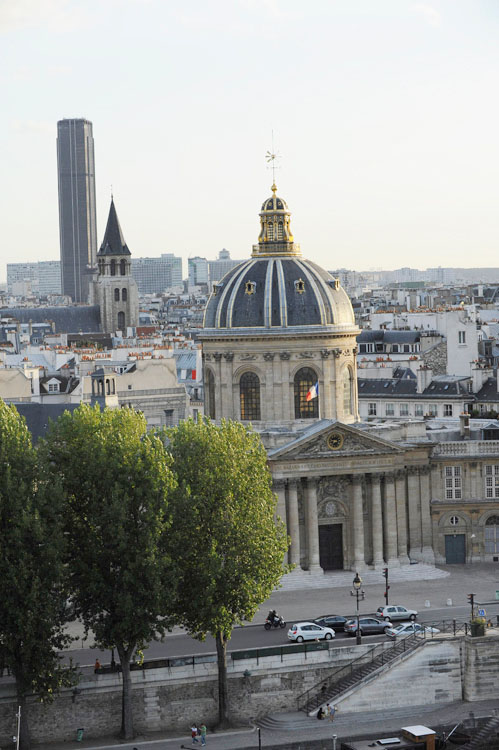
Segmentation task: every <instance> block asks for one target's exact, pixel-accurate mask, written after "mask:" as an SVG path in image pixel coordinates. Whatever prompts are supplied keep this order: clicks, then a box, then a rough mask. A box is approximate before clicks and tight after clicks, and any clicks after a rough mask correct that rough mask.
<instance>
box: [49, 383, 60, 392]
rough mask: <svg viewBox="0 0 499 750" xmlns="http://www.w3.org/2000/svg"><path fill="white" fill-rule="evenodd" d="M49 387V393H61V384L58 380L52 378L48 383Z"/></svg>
mask: <svg viewBox="0 0 499 750" xmlns="http://www.w3.org/2000/svg"><path fill="white" fill-rule="evenodd" d="M47 387H48V392H49V393H60V390H61V384H60V383H59V381H58V380H51V381H50V382H49V383H47Z"/></svg>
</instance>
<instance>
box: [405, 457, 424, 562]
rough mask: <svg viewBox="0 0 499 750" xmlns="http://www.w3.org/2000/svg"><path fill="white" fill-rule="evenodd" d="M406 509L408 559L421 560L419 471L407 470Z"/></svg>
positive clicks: (411, 467)
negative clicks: (407, 510)
mask: <svg viewBox="0 0 499 750" xmlns="http://www.w3.org/2000/svg"><path fill="white" fill-rule="evenodd" d="M407 507H408V509H409V557H410V558H411V560H418V561H419V560H421V559H422V542H421V494H420V489H419V469H418V468H417V467H416V466H409V468H408V469H407Z"/></svg>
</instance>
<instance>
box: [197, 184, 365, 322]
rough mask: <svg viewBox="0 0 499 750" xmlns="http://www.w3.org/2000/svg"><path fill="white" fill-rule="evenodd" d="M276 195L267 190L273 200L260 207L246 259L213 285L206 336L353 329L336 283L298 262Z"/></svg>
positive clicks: (347, 301)
mask: <svg viewBox="0 0 499 750" xmlns="http://www.w3.org/2000/svg"><path fill="white" fill-rule="evenodd" d="M276 191H277V188H276V186H275V185H272V193H273V195H272V196H271V197H270V198H267V199H266V200H265V201H264V203H263V205H262V210H261V212H260V227H261V228H260V235H259V238H258V245H255V246H254V247H253V254H252V257H251V259H250V260H248V261H246V262H244V263H241V264H240V265H239V266H236V268H233V269H232V270H230V271H229V273H227V274H226V276H224V278H223V279H222V280H221V281H220V282H218V283H217V284H215V285H214V287H213V292H212V294H211V297H210V299H209V300H208V304H207V306H206V311H205V318H204V328H205V332H208V333H209V329H214V330H213V332H214V333H215V331H217V332H219V331H226V332H227V333H229V332H234V329H238V332H239V333H243V334H244V333H246V334H249V333H251V331H253V332H254V331H255V329H257V330H258V331H259V332H262V333H265V332H269V333H270V332H271V331H272V332H273V333H277V332H284V333H286V332H287V333H291V332H292V331H293V330H294V331H295V332H296V329H298V328H299V329H304V331H305V332H307V331H308V332H311V331H312V329H313V330H314V332H315V331H321V330H324V331H328V332H332V333H334V330H338V329H339V331H343V330H347V329H348V330H351V329H352V327H355V328H356V326H355V319H354V314H353V309H352V305H351V302H350V299H349V298H348V295H347V294H346V292H345V291H344V289H342V287H341V286H340V283H339V281H338V280H337V279H334V278H333V277H332V276H331V275H330V274H329V273H328V272H327V271H324V270H323V269H322V268H320V267H319V266H317V265H316V264H315V263H312V262H311V261H309V260H305V259H304V258H303V257H302V254H301V251H300V247H299V245H297V244H296V243H295V242H294V240H293V235H292V234H291V227H290V216H291V214H290V212H289V209H288V207H287V204H286V202H285V201H284V200H283V199H282V198H279V197H278V196H277V195H276ZM333 329H334V330H333ZM203 335H205V334H203Z"/></svg>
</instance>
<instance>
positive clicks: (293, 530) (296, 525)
mask: <svg viewBox="0 0 499 750" xmlns="http://www.w3.org/2000/svg"><path fill="white" fill-rule="evenodd" d="M288 501H289V504H288V534H289V536H290V537H291V543H290V545H289V562H290V563H291V565H296V567H297V568H299V567H300V517H299V514H298V482H297V480H296V479H291V480H290V481H289V482H288Z"/></svg>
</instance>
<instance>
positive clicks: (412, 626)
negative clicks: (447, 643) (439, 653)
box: [385, 622, 440, 638]
mask: <svg viewBox="0 0 499 750" xmlns="http://www.w3.org/2000/svg"><path fill="white" fill-rule="evenodd" d="M385 633H386V634H387V636H388V637H389V638H399V637H400V636H402V637H403V636H405V635H412V634H413V633H417V634H418V635H425V634H426V635H433V634H434V633H440V630H439V629H438V628H432V627H431V626H430V625H420V624H419V622H401V623H400V625H397V626H396V627H394V628H388V630H385Z"/></svg>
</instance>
